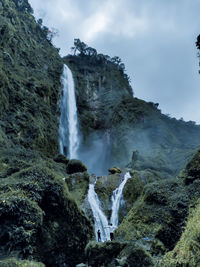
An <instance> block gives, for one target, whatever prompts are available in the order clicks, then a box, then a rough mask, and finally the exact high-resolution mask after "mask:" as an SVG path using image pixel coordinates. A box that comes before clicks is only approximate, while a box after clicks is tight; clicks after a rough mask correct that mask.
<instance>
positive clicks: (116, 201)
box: [110, 172, 131, 228]
mask: <svg viewBox="0 0 200 267" xmlns="http://www.w3.org/2000/svg"><path fill="white" fill-rule="evenodd" d="M129 178H131V176H130V173H129V172H127V173H126V174H125V175H124V179H123V181H122V182H121V184H120V185H119V187H118V188H116V189H115V190H114V191H113V195H112V198H111V200H112V214H111V218H110V223H112V225H113V227H114V228H116V227H117V226H118V221H119V219H118V215H119V207H120V202H121V199H122V192H123V189H124V186H125V184H126V182H127V180H128V179H129Z"/></svg>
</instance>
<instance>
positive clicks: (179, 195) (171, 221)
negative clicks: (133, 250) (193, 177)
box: [115, 180, 189, 249]
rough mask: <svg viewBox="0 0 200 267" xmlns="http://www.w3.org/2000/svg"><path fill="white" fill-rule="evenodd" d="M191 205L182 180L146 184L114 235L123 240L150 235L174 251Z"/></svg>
mask: <svg viewBox="0 0 200 267" xmlns="http://www.w3.org/2000/svg"><path fill="white" fill-rule="evenodd" d="M188 205H189V198H188V195H187V192H186V190H185V188H184V186H183V185H182V184H181V182H180V181H179V180H177V181H174V180H165V181H160V182H154V183H150V184H147V185H146V186H145V187H144V193H143V194H141V196H140V197H139V198H138V199H137V201H136V202H135V203H134V204H133V207H132V209H131V210H130V211H129V213H128V215H127V216H126V218H124V220H123V221H122V224H121V225H119V227H118V229H117V230H116V234H115V236H116V238H117V239H120V240H121V239H123V240H138V239H140V238H145V237H149V236H150V237H153V238H156V239H159V240H160V241H161V242H162V243H163V244H164V246H165V247H166V248H168V249H170V248H173V247H174V245H175V243H176V242H177V241H178V239H179V238H180V235H181V233H182V227H183V226H184V220H185V218H186V216H187V211H188Z"/></svg>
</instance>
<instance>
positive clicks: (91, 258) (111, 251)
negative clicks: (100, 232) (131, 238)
mask: <svg viewBox="0 0 200 267" xmlns="http://www.w3.org/2000/svg"><path fill="white" fill-rule="evenodd" d="M125 246H126V243H120V242H116V241H113V242H105V243H97V242H94V241H92V242H90V243H88V245H87V246H86V248H85V254H86V257H87V259H88V265H90V266H93V267H96V266H102V265H106V266H111V265H110V264H111V262H112V261H113V260H114V259H115V258H116V257H117V256H118V255H119V254H120V252H121V250H122V249H123V248H124V247H125Z"/></svg>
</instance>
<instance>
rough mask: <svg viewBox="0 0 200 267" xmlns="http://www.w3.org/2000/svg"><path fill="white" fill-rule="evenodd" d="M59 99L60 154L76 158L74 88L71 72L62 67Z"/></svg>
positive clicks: (76, 133)
mask: <svg viewBox="0 0 200 267" xmlns="http://www.w3.org/2000/svg"><path fill="white" fill-rule="evenodd" d="M61 82H62V88H63V90H62V98H61V115H60V126H59V146H60V153H61V154H64V155H66V156H68V157H69V158H70V159H72V158H77V151H78V147H79V134H78V118H77V107H76V97H75V86H74V80H73V76H72V73H71V70H70V69H69V68H68V67H67V66H66V65H64V68H63V74H62V77H61Z"/></svg>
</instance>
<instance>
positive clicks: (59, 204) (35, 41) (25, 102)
mask: <svg viewBox="0 0 200 267" xmlns="http://www.w3.org/2000/svg"><path fill="white" fill-rule="evenodd" d="M31 13H32V9H31V7H30V5H29V4H28V1H26V0H24V1H21V0H20V1H18V0H0V34H1V38H0V178H1V186H0V244H1V247H0V260H2V259H3V260H2V261H0V264H3V266H18V261H17V259H19V258H20V259H29V260H30V259H31V260H35V261H40V262H43V263H44V264H45V265H46V266H65V265H67V266H74V265H76V264H77V263H80V262H82V261H84V258H85V256H84V248H85V246H86V244H87V242H88V240H89V239H90V238H91V237H92V235H93V228H92V224H91V222H90V220H89V219H88V218H87V217H86V216H85V214H84V213H83V212H82V211H81V210H80V209H79V207H78V205H77V203H76V202H75V200H74V199H73V198H72V196H71V195H70V193H69V191H68V187H67V184H66V183H65V182H64V180H63V178H65V177H66V176H67V171H66V164H67V162H68V160H67V159H65V158H62V159H61V158H59V157H56V158H54V156H55V155H56V154H57V153H58V123H59V120H58V118H59V112H58V111H59V110H58V100H59V98H60V94H61V84H60V75H61V73H62V68H63V62H62V59H61V58H60V56H59V54H58V49H56V48H55V47H53V45H52V44H51V42H50V39H49V36H48V29H47V28H46V27H43V26H42V25H41V23H36V22H35V19H34V17H33V16H32V14H31ZM53 158H54V159H55V161H54V160H53ZM12 257H15V258H16V260H15V259H11V260H9V258H12ZM23 264H24V265H23ZM33 264H35V265H33ZM29 265H30V266H32V265H33V266H43V265H42V264H39V263H38V264H37V263H32V262H29V263H28V262H27V261H23V262H21V263H19V266H29ZM1 266H2V265H1Z"/></svg>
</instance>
